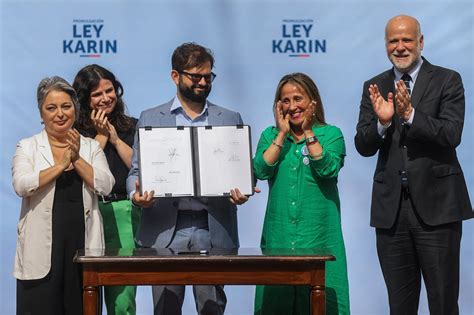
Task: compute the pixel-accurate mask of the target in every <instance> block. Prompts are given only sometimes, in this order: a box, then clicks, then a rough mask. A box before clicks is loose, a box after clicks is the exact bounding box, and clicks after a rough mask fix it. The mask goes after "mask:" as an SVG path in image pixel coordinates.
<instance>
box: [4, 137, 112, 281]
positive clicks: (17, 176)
mask: <svg viewBox="0 0 474 315" xmlns="http://www.w3.org/2000/svg"><path fill="white" fill-rule="evenodd" d="M79 155H80V156H81V157H82V158H83V159H84V160H85V161H87V162H88V163H89V164H91V165H92V168H93V170H94V189H92V188H91V187H89V186H87V185H86V184H85V183H84V184H83V186H82V196H83V201H84V222H85V248H103V247H104V233H103V226H102V217H101V215H100V212H99V204H98V199H97V194H99V195H107V194H109V193H110V191H111V190H112V187H113V185H114V183H115V179H114V176H113V175H112V173H111V172H110V170H109V165H108V164H107V159H106V158H105V154H104V152H103V151H102V149H101V148H100V146H99V143H98V142H97V141H95V140H93V139H90V138H85V137H82V136H81V148H80V151H79ZM53 165H54V159H53V154H52V152H51V147H50V145H49V142H48V136H47V134H46V131H45V130H43V131H42V132H41V133H39V134H37V135H34V136H33V137H30V138H26V139H23V140H21V141H20V142H18V144H17V147H16V152H15V155H14V156H13V167H12V175H13V187H14V189H15V192H16V193H17V194H18V196H20V197H22V202H21V213H20V221H19V222H18V228H17V234H18V235H17V246H16V257H15V267H14V271H13V275H14V277H15V278H17V279H20V280H33V279H41V278H44V277H45V276H46V275H47V274H48V272H49V270H50V269H51V246H52V209H53V202H54V192H55V188H56V182H55V181H54V182H52V183H51V184H49V185H48V186H46V187H44V188H42V189H40V190H38V186H39V173H40V171H41V170H44V169H47V168H49V167H51V166H53Z"/></svg>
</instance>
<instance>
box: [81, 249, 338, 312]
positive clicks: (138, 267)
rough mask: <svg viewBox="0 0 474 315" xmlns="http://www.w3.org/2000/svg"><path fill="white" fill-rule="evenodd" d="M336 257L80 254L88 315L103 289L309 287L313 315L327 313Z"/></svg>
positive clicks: (284, 252) (285, 252)
mask: <svg viewBox="0 0 474 315" xmlns="http://www.w3.org/2000/svg"><path fill="white" fill-rule="evenodd" d="M331 260H335V258H334V256H332V255H330V254H328V253H325V252H321V251H318V250H313V249H272V250H269V249H267V250H260V249H249V248H241V249H233V250H222V249H220V250H219V249H212V250H211V251H210V252H209V253H208V254H204V255H201V254H192V253H189V254H188V253H184V254H183V253H182V252H179V251H178V250H176V249H175V250H172V249H151V248H140V249H120V250H85V251H84V250H81V251H78V253H77V254H76V257H75V258H74V261H75V262H76V263H80V264H82V265H83V275H84V279H83V297H84V302H83V303H84V314H86V315H95V314H98V308H99V303H98V290H99V287H100V286H103V285H165V284H168V285H189V284H206V285H213V284H214V285H215V284H233V285H251V284H290V285H301V284H306V285H309V286H310V288H311V297H310V302H311V314H312V315H323V314H325V310H326V305H325V297H326V293H325V286H324V283H325V282H324V281H325V280H324V279H325V263H326V261H331Z"/></svg>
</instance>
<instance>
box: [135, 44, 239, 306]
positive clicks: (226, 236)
mask: <svg viewBox="0 0 474 315" xmlns="http://www.w3.org/2000/svg"><path fill="white" fill-rule="evenodd" d="M171 62H172V68H173V69H172V70H171V78H172V80H173V82H174V83H175V84H176V89H177V93H176V96H175V97H174V98H173V99H172V100H170V101H169V102H167V103H166V104H163V105H160V106H157V107H154V108H151V109H148V110H145V111H143V112H142V113H141V115H140V119H139V121H138V123H137V130H138V128H139V127H144V126H152V127H173V126H219V125H238V124H243V122H242V118H241V116H240V114H239V113H237V112H233V111H230V110H228V109H225V108H223V107H220V106H217V105H214V104H212V103H211V102H209V101H207V97H208V96H209V93H210V92H211V88H212V81H213V80H214V79H215V77H216V75H215V74H214V73H213V72H211V70H212V68H213V66H214V57H213V55H212V52H211V51H210V50H209V49H207V48H205V47H202V46H200V45H197V44H195V43H185V44H182V45H181V46H179V47H178V48H176V49H175V51H174V53H173V56H172V58H171ZM138 145H139V144H138V139H137V137H135V144H134V146H133V158H132V167H131V169H130V173H129V176H128V179H127V189H128V192H129V194H130V196H131V199H132V202H133V203H134V204H136V205H138V206H140V207H142V208H143V210H142V216H141V222H140V225H139V228H138V232H137V236H136V240H137V242H138V244H139V245H140V246H142V247H152V248H180V249H183V248H186V249H189V250H193V251H197V250H202V249H210V248H230V249H232V248H238V247H239V238H238V234H237V207H236V205H240V204H243V203H244V202H246V201H247V200H248V197H247V196H245V195H243V194H241V193H240V191H239V189H237V188H236V189H233V190H231V191H230V197H216V198H209V199H207V198H193V197H180V198H160V200H159V201H157V200H156V199H153V192H146V191H145V192H143V194H140V189H139V188H140V187H139V183H138V174H139V168H138V159H137V157H138V155H137V149H138ZM152 291H153V303H154V314H155V315H158V314H160V315H174V314H181V308H182V305H183V300H184V293H185V287H184V286H153V289H152ZM193 293H194V299H195V301H196V309H197V312H198V314H215V315H218V314H223V313H224V309H225V306H226V302H227V299H226V296H225V293H224V288H223V286H217V285H216V286H203V285H194V286H193Z"/></svg>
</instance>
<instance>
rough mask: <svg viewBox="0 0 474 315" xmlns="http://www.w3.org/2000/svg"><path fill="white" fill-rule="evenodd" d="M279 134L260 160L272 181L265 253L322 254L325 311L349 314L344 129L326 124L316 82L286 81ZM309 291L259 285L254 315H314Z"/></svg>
mask: <svg viewBox="0 0 474 315" xmlns="http://www.w3.org/2000/svg"><path fill="white" fill-rule="evenodd" d="M274 115H275V122H276V127H274V126H270V127H268V128H266V129H265V130H264V131H263V133H262V135H261V136H260V140H259V143H258V147H257V152H256V154H255V157H254V172H255V176H256V177H257V178H258V179H260V180H268V185H269V195H268V203H267V209H266V214H265V221H264V225H263V232H262V239H261V248H262V249H270V248H318V249H322V250H327V251H329V252H330V253H332V254H333V255H334V256H335V257H336V261H334V262H328V263H327V264H326V312H327V314H350V311H349V287H348V280H347V268H346V255H345V249H344V241H343V237H342V229H341V212H340V202H339V193H338V189H337V176H338V174H339V170H340V169H341V168H342V166H343V165H344V156H345V145H344V138H343V135H342V133H341V130H340V129H339V128H337V127H335V126H331V125H328V124H326V122H325V119H324V110H323V104H322V102H321V97H320V95H319V91H318V88H317V87H316V84H315V83H314V82H313V80H312V79H311V78H310V77H308V76H307V75H306V74H303V73H293V74H288V75H286V76H284V77H283V78H282V79H281V80H280V83H279V84H278V87H277V90H276V93H275V105H274ZM309 290H310V289H309V286H257V289H256V295H255V314H258V315H278V314H281V315H291V314H298V315H299V314H309V311H310V310H309V292H310V291H309Z"/></svg>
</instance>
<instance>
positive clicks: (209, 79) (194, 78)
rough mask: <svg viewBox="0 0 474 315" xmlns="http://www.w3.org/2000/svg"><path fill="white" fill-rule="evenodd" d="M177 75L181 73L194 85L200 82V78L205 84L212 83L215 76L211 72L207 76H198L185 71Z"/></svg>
mask: <svg viewBox="0 0 474 315" xmlns="http://www.w3.org/2000/svg"><path fill="white" fill-rule="evenodd" d="M179 73H182V74H184V75H186V76H187V77H188V78H189V79H190V80H191V81H193V82H194V83H199V82H201V79H202V78H204V80H205V81H206V82H207V83H211V82H212V81H214V79H215V78H216V76H217V75H216V74H215V73H214V72H211V73H208V74H199V73H189V72H186V71H179Z"/></svg>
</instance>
